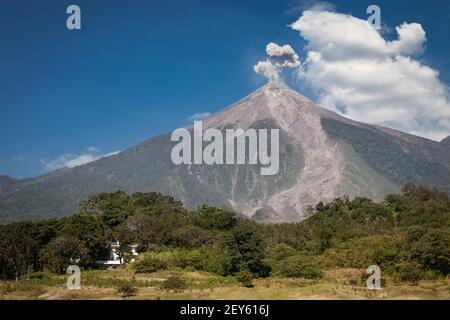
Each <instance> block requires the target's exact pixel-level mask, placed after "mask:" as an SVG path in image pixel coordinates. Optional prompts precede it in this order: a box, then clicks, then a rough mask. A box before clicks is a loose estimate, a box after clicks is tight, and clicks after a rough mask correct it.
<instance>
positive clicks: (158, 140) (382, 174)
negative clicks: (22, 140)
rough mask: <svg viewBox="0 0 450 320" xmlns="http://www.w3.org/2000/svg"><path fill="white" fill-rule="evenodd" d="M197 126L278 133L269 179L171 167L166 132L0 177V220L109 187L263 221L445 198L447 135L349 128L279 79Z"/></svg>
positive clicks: (51, 212) (69, 204)
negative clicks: (408, 193) (401, 194)
mask: <svg viewBox="0 0 450 320" xmlns="http://www.w3.org/2000/svg"><path fill="white" fill-rule="evenodd" d="M191 128H192V127H187V129H191ZM203 128H204V129H208V128H216V129H219V130H222V131H223V130H226V129H227V128H241V129H244V130H246V129H248V128H255V129H258V128H277V129H279V136H280V138H279V150H280V158H279V161H280V163H279V172H278V174H276V175H273V176H262V175H260V172H259V169H260V168H259V167H258V165H237V164H236V165H219V164H215V165H205V164H200V165H197V164H191V165H175V164H173V163H172V162H171V160H170V159H171V150H172V148H173V146H174V144H175V142H172V141H171V139H170V134H166V135H161V136H158V137H155V138H151V139H148V140H146V141H144V142H143V143H141V144H139V145H137V146H134V147H132V148H130V149H128V150H126V151H123V152H120V153H118V154H115V155H112V156H109V157H105V158H102V159H99V160H97V161H94V162H90V163H88V164H85V165H81V166H78V167H74V168H70V169H61V170H57V171H54V172H51V173H49V174H46V175H43V176H40V177H36V178H30V179H23V180H12V179H10V178H6V177H3V179H2V180H0V220H1V221H2V222H7V221H8V222H10V221H17V220H23V219H43V218H50V217H60V216H65V215H68V214H71V213H72V212H74V211H75V210H76V209H77V205H78V204H79V203H80V201H81V200H83V199H85V198H86V197H88V196H89V195H91V194H94V193H99V192H112V191H117V190H122V191H125V192H127V193H133V192H151V191H153V192H160V193H163V194H169V195H172V196H173V197H174V198H175V199H177V200H181V201H182V202H183V203H184V204H185V205H186V206H188V207H189V208H196V207H199V206H201V205H205V204H206V205H211V206H218V207H225V208H229V209H232V210H234V211H236V212H239V213H241V214H244V215H246V216H248V217H250V218H252V219H254V220H256V221H259V222H263V223H277V222H295V221H299V220H302V219H304V218H305V217H306V216H307V215H308V212H309V210H308V209H309V208H310V207H311V206H314V205H315V204H317V203H318V202H320V201H323V202H328V201H332V200H333V199H335V198H336V197H343V196H348V197H350V198H354V197H368V198H371V199H373V200H381V199H383V197H384V196H385V195H386V194H388V193H395V192H398V191H399V190H400V188H401V186H402V185H403V184H405V183H407V182H416V183H420V184H424V185H429V186H434V187H437V188H439V189H441V190H443V191H445V192H448V193H450V147H449V138H447V139H444V140H443V141H442V142H436V141H432V140H428V139H425V138H421V137H418V136H413V135H410V134H406V133H403V132H399V131H396V130H392V129H389V128H385V127H380V126H374V125H369V124H364V123H360V122H356V121H353V120H350V119H347V118H345V117H342V116H340V115H338V114H336V113H334V112H331V111H330V110H327V109H323V108H320V107H318V106H316V105H314V104H313V103H312V102H311V101H310V100H308V99H307V98H305V97H304V96H302V95H301V94H299V93H298V92H297V91H295V90H293V89H291V88H289V87H288V86H286V85H284V84H281V83H269V84H266V85H264V86H262V87H261V88H259V89H258V90H256V91H255V92H253V93H252V94H250V95H248V96H247V97H245V98H243V99H242V100H240V101H238V102H236V103H234V104H233V105H231V106H230V107H228V108H225V109H224V110H222V111H220V112H218V113H216V114H213V115H211V116H210V117H208V118H207V119H204V120H203ZM2 181H3V182H2ZM2 184H3V186H2Z"/></svg>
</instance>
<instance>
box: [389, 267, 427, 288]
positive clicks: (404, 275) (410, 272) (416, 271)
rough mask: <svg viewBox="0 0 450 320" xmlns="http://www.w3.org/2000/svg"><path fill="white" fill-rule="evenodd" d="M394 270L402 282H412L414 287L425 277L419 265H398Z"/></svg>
mask: <svg viewBox="0 0 450 320" xmlns="http://www.w3.org/2000/svg"><path fill="white" fill-rule="evenodd" d="M394 269H395V272H396V273H397V275H398V277H399V279H400V280H401V281H406V282H410V283H411V284H413V285H417V284H418V282H419V280H421V279H422V278H423V276H424V272H423V270H421V269H420V267H419V265H417V264H416V263H412V262H402V263H397V264H395V265H394Z"/></svg>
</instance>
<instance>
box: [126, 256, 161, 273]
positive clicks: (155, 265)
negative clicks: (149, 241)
mask: <svg viewBox="0 0 450 320" xmlns="http://www.w3.org/2000/svg"><path fill="white" fill-rule="evenodd" d="M168 266H169V263H168V257H167V255H164V254H161V253H154V252H147V253H144V254H142V255H141V256H140V257H139V260H138V261H136V262H135V263H134V268H135V271H136V272H137V273H150V272H156V271H159V270H165V269H167V267H168Z"/></svg>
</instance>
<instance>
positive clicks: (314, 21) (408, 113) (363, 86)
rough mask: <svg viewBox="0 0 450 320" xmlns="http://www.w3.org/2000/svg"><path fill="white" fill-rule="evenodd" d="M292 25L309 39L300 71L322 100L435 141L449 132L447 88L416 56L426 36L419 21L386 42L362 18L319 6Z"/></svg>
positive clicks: (357, 117) (403, 27) (338, 109)
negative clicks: (326, 9) (325, 9)
mask: <svg viewBox="0 0 450 320" xmlns="http://www.w3.org/2000/svg"><path fill="white" fill-rule="evenodd" d="M291 27H292V28H293V29H294V30H297V31H299V32H300V35H301V36H302V37H303V38H304V39H305V40H306V41H307V42H308V44H307V46H306V54H307V57H306V60H305V62H304V63H303V64H302V65H301V67H300V68H299V69H298V70H299V72H298V75H299V78H300V79H301V80H302V82H304V84H306V85H309V86H310V87H311V88H313V89H314V90H315V91H316V93H317V94H318V97H319V98H318V101H317V103H318V104H320V105H322V106H324V107H326V108H329V109H331V110H333V111H336V112H338V113H340V114H342V115H344V116H347V117H349V118H352V119H354V120H357V121H362V122H368V123H373V124H378V125H384V126H388V127H392V128H394V129H398V130H401V131H406V132H409V133H412V134H417V135H420V136H424V137H427V138H430V139H434V140H440V139H442V138H444V137H446V136H448V135H449V134H450V100H449V90H448V87H447V86H446V85H445V84H443V83H442V82H440V80H439V72H438V71H436V70H433V69H431V68H430V67H428V66H427V65H425V64H423V62H421V61H419V60H417V56H419V55H420V54H421V53H423V52H424V50H425V43H426V40H427V39H426V33H425V31H424V30H423V28H422V26H421V25H420V24H418V23H403V24H402V25H400V26H398V27H397V28H396V31H397V34H398V39H397V40H395V41H386V40H385V39H384V38H383V37H382V36H381V35H380V34H379V33H378V32H377V31H376V30H375V29H374V28H372V27H370V26H369V25H368V24H367V22H366V21H365V20H363V19H359V18H357V17H353V16H351V15H345V14H340V13H336V12H329V11H323V10H316V9H314V10H306V11H304V12H303V14H302V16H301V17H300V18H299V19H298V20H297V21H296V22H294V23H293V24H292V25H291Z"/></svg>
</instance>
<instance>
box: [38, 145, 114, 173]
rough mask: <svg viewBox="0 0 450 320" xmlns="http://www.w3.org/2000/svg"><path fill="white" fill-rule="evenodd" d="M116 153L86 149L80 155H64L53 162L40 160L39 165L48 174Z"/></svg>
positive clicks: (92, 148) (91, 148)
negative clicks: (42, 166) (40, 164)
mask: <svg viewBox="0 0 450 320" xmlns="http://www.w3.org/2000/svg"><path fill="white" fill-rule="evenodd" d="M118 153H119V151H114V152H110V153H106V154H101V153H100V150H99V149H97V148H95V147H88V148H86V149H85V150H84V152H82V153H81V154H69V153H66V154H63V155H61V156H59V157H57V158H56V159H53V160H45V159H44V160H41V163H42V164H43V165H44V168H43V169H42V171H43V172H50V171H53V170H57V169H62V168H73V167H77V166H81V165H83V164H86V163H89V162H92V161H95V160H98V159H100V158H104V157H109V156H112V155H115V154H118Z"/></svg>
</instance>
